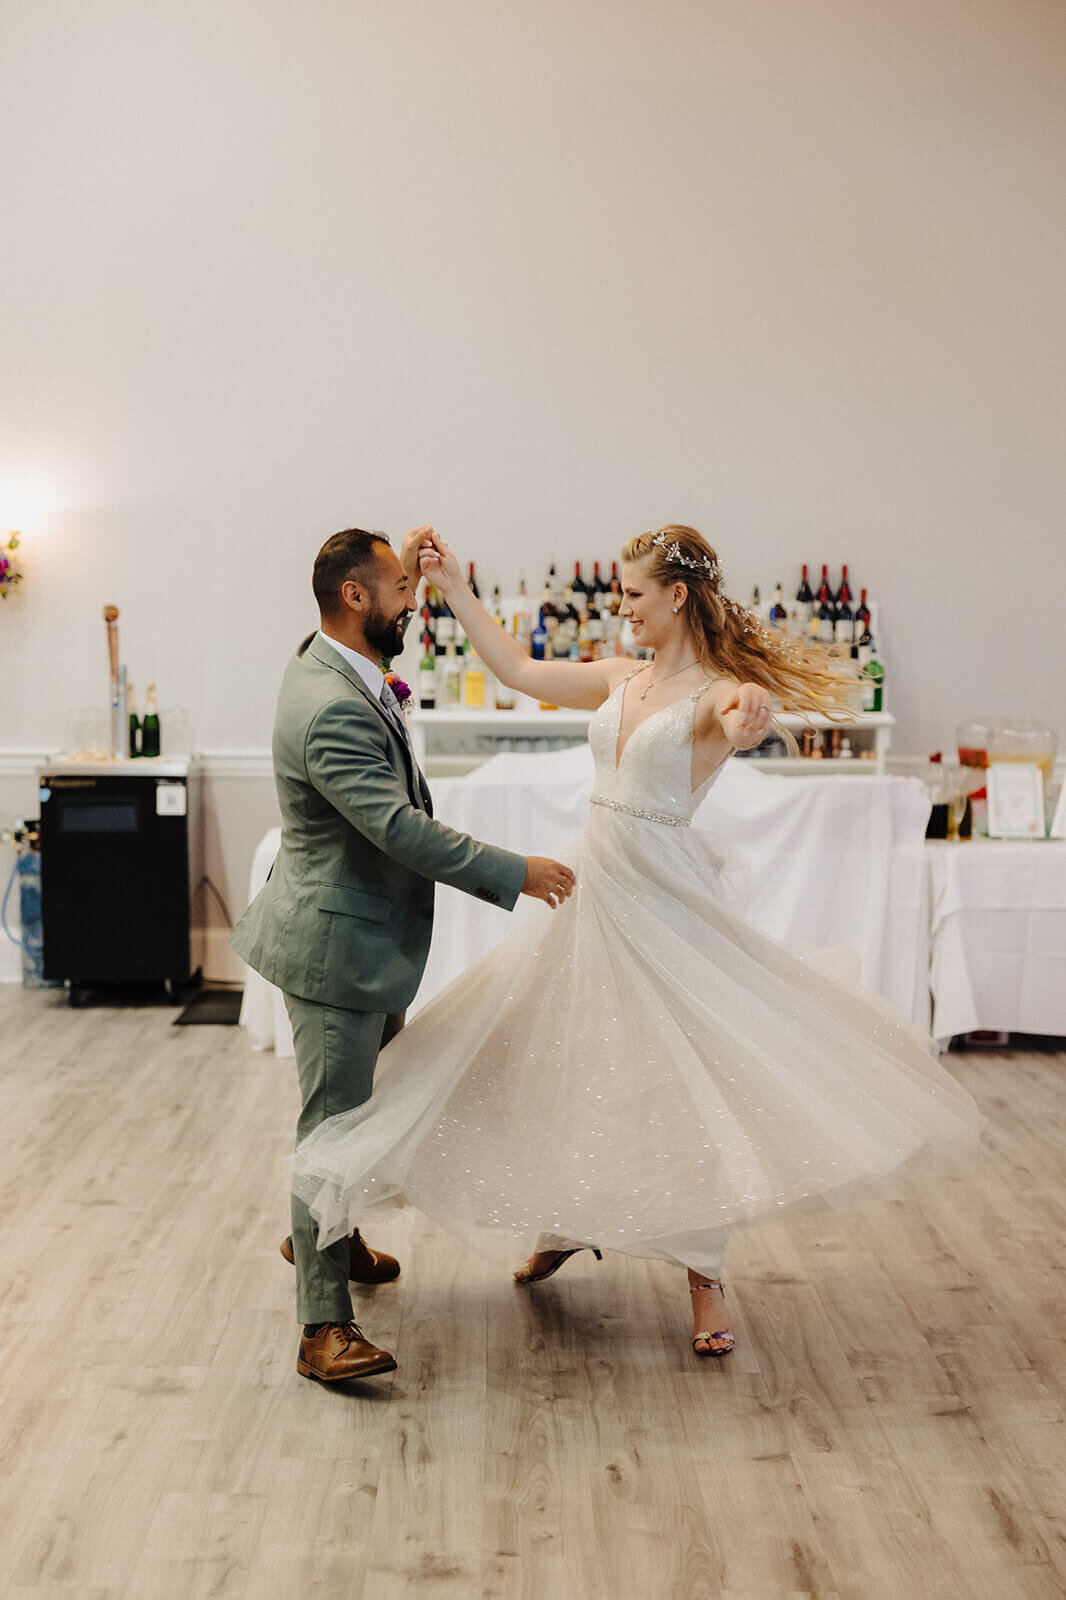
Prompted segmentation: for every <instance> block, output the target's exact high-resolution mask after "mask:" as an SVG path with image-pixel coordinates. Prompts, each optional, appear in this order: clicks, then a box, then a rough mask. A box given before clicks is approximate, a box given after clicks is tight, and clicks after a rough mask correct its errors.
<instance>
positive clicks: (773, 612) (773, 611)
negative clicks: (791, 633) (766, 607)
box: [770, 584, 788, 630]
mask: <svg viewBox="0 0 1066 1600" xmlns="http://www.w3.org/2000/svg"><path fill="white" fill-rule="evenodd" d="M787 625H788V612H787V611H786V610H785V602H784V600H782V598H781V585H780V584H776V585H775V586H774V603H773V605H772V606H771V607H770V626H771V628H781V629H782V630H784V629H785V628H786V627H787Z"/></svg>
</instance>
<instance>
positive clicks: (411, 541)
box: [400, 522, 433, 594]
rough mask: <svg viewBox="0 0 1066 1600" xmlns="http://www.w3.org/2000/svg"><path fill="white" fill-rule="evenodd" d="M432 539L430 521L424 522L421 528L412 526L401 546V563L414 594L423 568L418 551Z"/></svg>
mask: <svg viewBox="0 0 1066 1600" xmlns="http://www.w3.org/2000/svg"><path fill="white" fill-rule="evenodd" d="M432 540H433V529H432V528H431V527H430V525H429V523H428V522H424V523H423V524H422V526H421V527H420V528H412V529H411V531H410V533H405V534H404V536H403V544H402V545H401V546H400V565H401V567H402V568H403V570H404V571H405V572H406V574H407V581H408V583H409V584H410V585H411V593H412V594H414V592H415V590H416V589H417V588H418V581H419V579H420V578H421V576H422V569H421V567H420V566H419V564H418V552H419V550H420V549H421V548H422V546H423V545H424V544H425V543H426V542H427V541H428V542H430V543H432Z"/></svg>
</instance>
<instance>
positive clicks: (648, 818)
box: [589, 794, 690, 828]
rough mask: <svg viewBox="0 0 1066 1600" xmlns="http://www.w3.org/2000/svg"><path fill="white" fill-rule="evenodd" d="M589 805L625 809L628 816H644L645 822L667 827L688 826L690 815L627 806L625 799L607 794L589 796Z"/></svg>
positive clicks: (616, 809) (618, 809)
mask: <svg viewBox="0 0 1066 1600" xmlns="http://www.w3.org/2000/svg"><path fill="white" fill-rule="evenodd" d="M589 805H592V806H608V807H609V808H610V810H611V811H624V812H625V814H626V816H627V817H643V819H644V821H645V822H661V823H662V824H663V826H664V827H667V828H687V827H689V826H690V823H689V819H688V817H675V816H674V815H673V813H672V812H670V811H642V810H641V809H640V807H639V806H627V805H626V803H625V801H624V800H609V799H608V797H607V796H606V795H605V794H594V795H591V796H590V797H589Z"/></svg>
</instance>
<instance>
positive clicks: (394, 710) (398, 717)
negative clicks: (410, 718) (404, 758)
mask: <svg viewBox="0 0 1066 1600" xmlns="http://www.w3.org/2000/svg"><path fill="white" fill-rule="evenodd" d="M381 703H382V705H383V706H384V707H385V710H386V711H387V712H388V713H389V716H390V717H391V718H392V720H393V722H394V723H395V724H396V726H397V728H399V730H400V732H401V733H402V734H403V737H404V740H405V742H406V743H407V744H408V745H410V743H411V740H410V738H409V736H408V733H407V725H406V723H405V722H404V720H403V712H402V711H401V710H400V702H399V701H398V700H397V698H396V696H395V694H394V693H393V690H392V685H391V684H390V683H388V682H385V683H383V684H382V685H381Z"/></svg>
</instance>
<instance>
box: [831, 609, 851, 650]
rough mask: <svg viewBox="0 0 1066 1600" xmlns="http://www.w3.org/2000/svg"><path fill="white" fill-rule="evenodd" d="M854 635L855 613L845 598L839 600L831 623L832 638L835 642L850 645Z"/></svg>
mask: <svg viewBox="0 0 1066 1600" xmlns="http://www.w3.org/2000/svg"><path fill="white" fill-rule="evenodd" d="M854 636H855V613H854V611H852V609H851V606H850V605H849V603H848V601H847V599H846V598H845V599H844V600H839V601H838V602H837V608H836V619H835V621H834V624H833V638H834V639H835V640H836V642H837V644H847V645H850V644H851V642H852V640H853V638H854Z"/></svg>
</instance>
